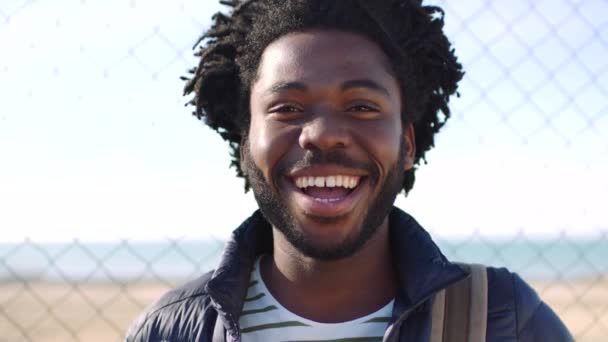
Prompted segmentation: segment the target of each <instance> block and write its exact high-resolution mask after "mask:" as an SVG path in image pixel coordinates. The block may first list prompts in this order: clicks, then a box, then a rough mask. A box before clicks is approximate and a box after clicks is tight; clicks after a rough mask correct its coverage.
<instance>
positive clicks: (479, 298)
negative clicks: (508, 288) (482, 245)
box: [469, 264, 488, 342]
mask: <svg viewBox="0 0 608 342" xmlns="http://www.w3.org/2000/svg"><path fill="white" fill-rule="evenodd" d="M469 267H470V269H471V294H472V295H471V311H470V316H471V318H470V319H469V341H470V342H483V341H485V340H486V329H487V323H488V273H487V271H486V267H485V266H484V265H479V264H471V265H469Z"/></svg>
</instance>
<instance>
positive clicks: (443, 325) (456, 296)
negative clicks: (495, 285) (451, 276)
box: [429, 264, 488, 342]
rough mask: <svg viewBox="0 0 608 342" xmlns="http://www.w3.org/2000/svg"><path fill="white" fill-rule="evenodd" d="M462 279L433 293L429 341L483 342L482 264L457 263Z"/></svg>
mask: <svg viewBox="0 0 608 342" xmlns="http://www.w3.org/2000/svg"><path fill="white" fill-rule="evenodd" d="M460 266H462V267H463V268H465V269H467V270H469V272H470V274H469V276H467V277H466V278H464V279H462V280H460V281H458V282H456V283H454V284H452V285H450V286H448V287H447V288H445V289H443V290H441V291H439V292H437V294H436V295H435V297H434V299H433V304H432V309H431V319H432V321H431V338H430V340H429V341H430V342H447V341H450V342H483V341H485V340H486V325H487V316H488V278H487V273H486V267H485V266H483V265H477V264H460Z"/></svg>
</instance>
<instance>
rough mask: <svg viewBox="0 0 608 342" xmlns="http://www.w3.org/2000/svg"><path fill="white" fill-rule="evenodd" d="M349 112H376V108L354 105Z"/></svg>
mask: <svg viewBox="0 0 608 342" xmlns="http://www.w3.org/2000/svg"><path fill="white" fill-rule="evenodd" d="M348 111H349V112H378V109H377V108H374V107H372V106H368V105H355V106H351V107H349V108H348Z"/></svg>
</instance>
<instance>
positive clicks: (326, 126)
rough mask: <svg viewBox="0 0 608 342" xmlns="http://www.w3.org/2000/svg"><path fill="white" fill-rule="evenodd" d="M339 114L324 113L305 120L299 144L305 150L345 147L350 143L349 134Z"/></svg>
mask: <svg viewBox="0 0 608 342" xmlns="http://www.w3.org/2000/svg"><path fill="white" fill-rule="evenodd" d="M337 116H339V114H336V113H326V114H323V115H316V116H315V117H314V118H313V119H312V120H310V121H308V122H306V123H305V124H304V127H302V131H301V133H300V138H299V144H300V147H301V148H303V149H305V150H321V151H328V150H331V149H334V148H345V147H348V146H349V145H350V144H351V139H352V137H351V135H350V134H349V132H348V129H347V127H346V125H345V124H344V122H341V120H339V118H338V117H337Z"/></svg>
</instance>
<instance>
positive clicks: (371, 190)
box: [242, 31, 414, 259]
mask: <svg viewBox="0 0 608 342" xmlns="http://www.w3.org/2000/svg"><path fill="white" fill-rule="evenodd" d="M389 65H390V64H389V61H388V58H387V57H386V56H385V55H384V53H383V52H382V50H381V49H380V48H379V47H378V46H377V45H376V44H374V43H373V42H371V41H370V40H368V39H366V38H364V37H363V36H360V35H356V34H351V33H345V32H338V31H311V32H304V33H292V34H288V35H286V36H283V37H281V38H279V39H278V40H276V41H275V42H273V43H272V44H270V45H269V46H268V47H267V48H266V50H265V51H264V53H263V55H262V59H261V62H260V66H259V69H258V77H257V78H256V80H255V82H254V84H253V85H252V89H251V99H250V111H251V125H250V129H249V133H248V138H247V139H246V141H245V142H244V146H243V156H242V168H243V169H244V171H245V173H246V174H247V177H248V179H249V181H250V183H251V185H252V189H253V191H254V195H255V197H256V200H257V201H258V204H259V206H260V209H261V210H262V212H263V213H264V215H265V216H266V218H267V219H268V220H269V221H270V223H271V224H272V225H273V226H274V227H275V228H277V229H278V230H279V231H280V232H281V233H282V234H283V235H285V237H286V239H287V241H289V242H290V243H291V244H292V245H293V246H294V247H296V248H297V249H298V250H300V251H301V252H302V253H304V254H305V255H307V256H310V257H314V258H319V259H339V258H343V257H347V256H350V255H352V254H353V253H354V252H356V251H357V250H358V249H359V248H361V246H362V245H363V244H364V243H365V242H366V241H367V240H368V239H369V238H370V237H371V236H372V235H373V234H374V232H375V231H376V230H377V228H378V227H379V226H380V225H381V224H386V220H387V214H388V213H389V211H390V210H391V208H392V205H393V202H394V200H395V197H396V195H397V194H398V193H399V191H400V190H401V185H402V182H403V172H404V171H405V170H406V169H408V168H411V166H412V165H411V161H412V157H413V154H414V136H413V129H412V128H411V126H408V127H407V128H405V129H404V127H403V125H402V122H401V98H400V89H399V86H398V83H397V81H396V79H395V77H394V76H393V75H392V73H391V71H390V67H389Z"/></svg>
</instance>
